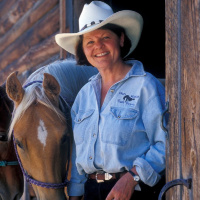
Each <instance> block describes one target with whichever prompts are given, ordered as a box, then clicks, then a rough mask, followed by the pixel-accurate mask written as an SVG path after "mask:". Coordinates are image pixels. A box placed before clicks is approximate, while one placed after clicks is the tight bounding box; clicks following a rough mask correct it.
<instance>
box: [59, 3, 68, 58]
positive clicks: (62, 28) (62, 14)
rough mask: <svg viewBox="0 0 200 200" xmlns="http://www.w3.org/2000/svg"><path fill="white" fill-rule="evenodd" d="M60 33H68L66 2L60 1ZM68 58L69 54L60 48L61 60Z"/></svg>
mask: <svg viewBox="0 0 200 200" xmlns="http://www.w3.org/2000/svg"><path fill="white" fill-rule="evenodd" d="M59 4H60V33H66V28H67V27H66V10H67V8H66V0H60V3H59ZM66 56H67V52H66V51H65V50H64V49H63V48H60V58H62V59H64V58H66Z"/></svg>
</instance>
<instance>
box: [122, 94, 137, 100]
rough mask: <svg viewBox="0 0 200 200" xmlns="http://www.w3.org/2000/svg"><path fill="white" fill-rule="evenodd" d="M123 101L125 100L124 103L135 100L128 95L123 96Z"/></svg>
mask: <svg viewBox="0 0 200 200" xmlns="http://www.w3.org/2000/svg"><path fill="white" fill-rule="evenodd" d="M123 100H125V101H133V100H135V99H134V98H131V97H130V96H129V95H126V96H124V98H123Z"/></svg>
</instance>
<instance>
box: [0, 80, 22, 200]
mask: <svg viewBox="0 0 200 200" xmlns="http://www.w3.org/2000/svg"><path fill="white" fill-rule="evenodd" d="M12 111H13V102H12V101H11V100H10V99H9V98H8V96H7V94H6V90H5V84H3V85H2V86H0V199H1V200H8V199H9V200H17V199H20V197H21V196H22V193H23V183H24V181H23V180H24V179H23V174H22V172H21V169H20V167H19V165H18V162H17V158H16V155H15V151H14V148H13V140H8V136H7V134H8V128H9V124H10V121H11V117H12Z"/></svg>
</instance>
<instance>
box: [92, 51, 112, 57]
mask: <svg viewBox="0 0 200 200" xmlns="http://www.w3.org/2000/svg"><path fill="white" fill-rule="evenodd" d="M108 54H109V52H104V53H99V54H96V55H95V57H101V56H105V55H108Z"/></svg>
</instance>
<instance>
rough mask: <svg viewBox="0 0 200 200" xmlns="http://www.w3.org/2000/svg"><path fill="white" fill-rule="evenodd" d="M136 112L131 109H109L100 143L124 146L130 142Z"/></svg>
mask: <svg viewBox="0 0 200 200" xmlns="http://www.w3.org/2000/svg"><path fill="white" fill-rule="evenodd" d="M137 116H138V111H137V110H134V109H132V108H121V107H111V108H110V113H109V116H108V118H107V119H106V121H107V122H106V124H105V126H104V130H103V134H102V141H103V142H105V143H110V144H116V145H120V146H124V145H126V144H127V141H129V140H130V136H131V133H132V132H133V129H134V126H135V122H136V118H137Z"/></svg>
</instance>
